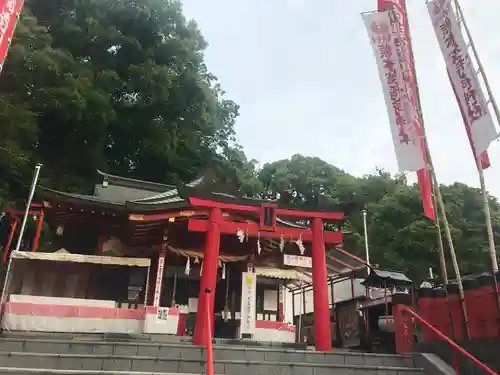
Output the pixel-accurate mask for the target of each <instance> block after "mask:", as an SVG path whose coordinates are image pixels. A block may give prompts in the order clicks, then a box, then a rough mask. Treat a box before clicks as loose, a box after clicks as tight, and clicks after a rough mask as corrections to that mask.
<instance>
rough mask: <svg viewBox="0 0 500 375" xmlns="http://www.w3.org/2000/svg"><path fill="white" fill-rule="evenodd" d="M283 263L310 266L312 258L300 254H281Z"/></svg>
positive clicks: (293, 265) (294, 265)
mask: <svg viewBox="0 0 500 375" xmlns="http://www.w3.org/2000/svg"><path fill="white" fill-rule="evenodd" d="M283 264H284V265H285V266H292V267H304V268H312V258H311V257H305V256H302V255H290V254H283Z"/></svg>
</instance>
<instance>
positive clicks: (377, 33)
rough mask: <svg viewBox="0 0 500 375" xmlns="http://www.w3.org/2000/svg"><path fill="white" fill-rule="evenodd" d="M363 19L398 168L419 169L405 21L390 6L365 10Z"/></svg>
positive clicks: (420, 161)
mask: <svg viewBox="0 0 500 375" xmlns="http://www.w3.org/2000/svg"><path fill="white" fill-rule="evenodd" d="M363 20H364V23H365V27H366V30H367V31H368V35H369V37H370V41H371V44H372V47H373V51H374V53H375V59H376V62H377V67H378V70H379V76H380V81H381V83H382V89H383V93H384V98H385V103H386V105H387V109H388V115H389V123H390V126H391V133H392V140H393V143H394V148H395V151H396V159H397V162H398V166H399V170H400V171H401V172H404V171H419V170H420V169H423V168H424V167H425V162H424V159H423V154H422V138H421V136H420V135H419V133H420V129H419V127H420V123H419V121H418V111H417V108H416V104H415V103H416V101H415V98H414V95H413V94H412V91H413V90H412V80H411V75H410V71H411V67H410V65H409V59H408V52H409V49H408V45H407V41H406V40H405V38H404V36H403V34H402V30H401V28H402V27H403V26H404V25H403V24H401V23H398V22H397V21H396V13H395V12H394V11H393V10H390V11H386V12H374V13H369V14H364V15H363ZM402 38H403V39H402Z"/></svg>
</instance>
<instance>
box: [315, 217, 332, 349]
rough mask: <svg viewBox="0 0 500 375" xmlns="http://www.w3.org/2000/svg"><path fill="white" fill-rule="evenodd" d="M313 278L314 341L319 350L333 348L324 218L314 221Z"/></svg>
mask: <svg viewBox="0 0 500 375" xmlns="http://www.w3.org/2000/svg"><path fill="white" fill-rule="evenodd" d="M312 279H313V300H314V343H315V347H316V350H317V351H320V352H329V351H331V350H332V333H331V329H330V309H329V303H328V285H327V275H326V254H325V242H324V229H323V220H321V219H320V218H314V219H313V221H312Z"/></svg>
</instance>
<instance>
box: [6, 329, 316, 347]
mask: <svg viewBox="0 0 500 375" xmlns="http://www.w3.org/2000/svg"><path fill="white" fill-rule="evenodd" d="M1 337H7V338H25V339H28V338H29V339H59V340H79V341H81V340H89V341H119V342H153V343H178V344H179V343H184V344H186V343H191V342H192V339H191V337H190V336H175V335H161V334H140V335H129V334H113V333H81V334H75V333H55V332H54V333H52V332H20V331H10V332H8V331H3V332H2V333H1ZM214 342H215V343H216V344H218V345H230V346H244V347H272V348H283V349H299V350H306V349H307V348H308V347H307V344H302V343H300V344H299V343H280V342H270V341H269V342H264V341H251V340H245V341H241V340H237V339H220V338H215V339H214Z"/></svg>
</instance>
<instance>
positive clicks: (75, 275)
mask: <svg viewBox="0 0 500 375" xmlns="http://www.w3.org/2000/svg"><path fill="white" fill-rule="evenodd" d="M98 173H99V175H100V177H101V178H102V182H101V183H99V184H96V185H95V188H94V193H93V195H80V194H71V193H66V192H60V191H55V190H51V189H48V188H45V187H42V186H39V187H38V188H37V191H36V198H35V200H36V201H37V202H38V203H41V204H39V205H38V206H37V207H39V210H41V211H42V213H41V214H37V215H38V216H37V217H38V220H39V221H40V222H39V223H38V224H39V225H38V226H37V228H40V229H41V228H42V225H41V221H42V220H44V221H45V222H46V223H48V225H49V227H50V228H51V232H52V233H54V237H53V239H52V247H53V250H52V252H40V251H36V250H37V247H38V241H39V237H40V233H37V234H36V241H35V244H34V245H33V244H31V245H30V246H31V248H26V246H25V247H24V248H22V250H25V251H13V252H11V253H10V252H9V251H10V249H9V248H7V249H5V248H4V254H3V257H4V258H5V259H6V258H10V263H9V271H8V277H7V281H6V282H5V286H4V292H3V293H2V298H3V301H2V305H3V306H4V311H3V318H2V328H3V329H4V330H19V331H23V330H27V331H50V332H79V333H124V334H144V333H147V334H171V335H192V336H193V343H194V344H201V343H203V342H205V340H206V337H207V328H206V325H205V324H203V320H204V319H205V317H206V316H207V314H208V316H210V317H212V318H213V321H212V328H213V334H214V335H215V337H221V338H234V339H241V340H245V339H246V340H254V341H278V342H295V341H296V319H295V317H296V315H297V314H296V312H297V308H295V307H292V306H289V305H290V303H286V301H287V300H289V298H286V294H287V293H289V290H291V289H294V290H295V289H297V287H300V285H304V284H307V285H311V289H312V303H313V306H312V308H311V310H312V314H313V322H314V323H313V324H314V337H315V340H314V343H315V346H316V350H319V351H329V350H331V348H332V334H331V323H332V321H331V320H332V318H331V305H333V304H334V301H335V299H334V297H333V293H334V292H333V287H331V289H330V286H331V285H333V284H332V280H333V279H334V278H335V277H338V275H339V274H340V273H342V272H344V271H345V270H351V271H352V270H357V269H361V268H363V267H364V266H365V264H363V261H362V260H360V259H359V258H356V257H354V256H350V255H349V254H348V253H347V252H344V251H340V250H339V251H338V252H336V249H337V248H338V246H339V245H340V244H341V243H342V232H341V230H340V228H341V224H342V221H343V219H344V216H345V215H346V214H348V213H349V211H351V210H352V205H351V204H345V205H335V206H330V207H325V209H324V210H321V211H316V212H309V211H300V210H294V209H292V208H290V207H281V206H279V205H278V204H277V203H276V202H274V201H268V200H257V199H250V198H243V197H239V196H237V194H225V193H221V192H220V191H219V190H221V188H220V187H217V185H216V184H215V182H214V181H213V180H211V179H210V178H208V177H204V178H199V179H197V180H195V181H193V182H191V183H188V184H185V185H179V186H171V185H165V184H158V183H152V182H146V181H139V180H134V179H129V178H123V177H118V176H113V175H109V174H106V173H102V172H99V171H98ZM325 228H328V229H329V230H325ZM10 240H12V238H10ZM334 253H335V254H334ZM353 259H354V263H353ZM353 264H354V265H353ZM346 279H347V276H344V278H343V280H346ZM329 283H330V286H329ZM205 290H209V291H210V293H208V294H207V297H206V298H208V300H207V301H208V303H204V302H203V301H202V300H201V299H200V302H199V303H198V297H199V296H200V297H204V291H205ZM353 293H354V292H353ZM292 300H293V302H292V303H295V299H292ZM207 309H208V311H207ZM292 310H295V311H292Z"/></svg>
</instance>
